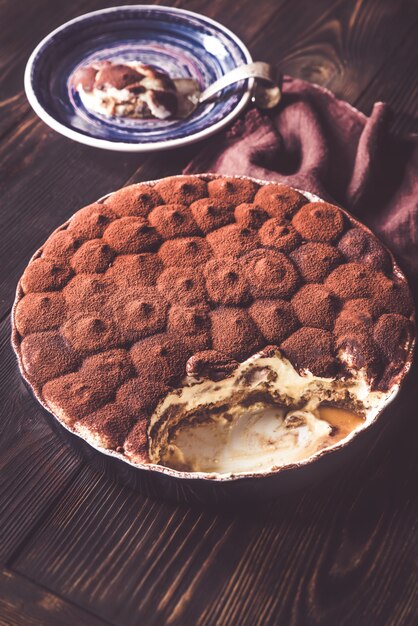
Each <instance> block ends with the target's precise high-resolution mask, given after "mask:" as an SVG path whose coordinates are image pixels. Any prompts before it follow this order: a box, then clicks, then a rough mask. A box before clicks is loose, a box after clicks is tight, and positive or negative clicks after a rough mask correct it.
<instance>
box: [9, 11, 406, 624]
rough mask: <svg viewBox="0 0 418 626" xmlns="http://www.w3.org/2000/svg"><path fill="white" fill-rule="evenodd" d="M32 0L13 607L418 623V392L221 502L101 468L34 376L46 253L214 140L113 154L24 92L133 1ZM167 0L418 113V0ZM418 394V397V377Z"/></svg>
mask: <svg viewBox="0 0 418 626" xmlns="http://www.w3.org/2000/svg"><path fill="white" fill-rule="evenodd" d="M128 3H129V2H128ZM131 3H135V0H133V1H131ZM26 4H27V5H28V9H27V11H26V12H24V14H23V15H21V14H22V11H21V5H20V4H19V3H16V2H13V1H12V0H2V1H0V20H1V21H2V23H7V24H8V25H9V28H8V29H2V30H1V32H0V50H1V52H2V55H1V60H0V67H2V70H3V71H2V73H1V75H0V94H1V95H0V194H1V198H2V207H1V211H0V234H1V237H2V239H1V242H2V245H1V247H0V320H1V319H2V318H3V321H2V322H1V323H0V354H1V362H0V398H1V404H0V563H2V564H3V569H0V624H3V623H4V624H7V626H10V625H11V626H15V625H16V626H21V625H23V626H26V625H32V624H46V625H47V626H49V624H51V625H52V624H53V625H54V626H55V624H58V625H61V624H63V625H67V624H68V625H73V624H81V625H84V624H91V625H92V626H98V625H99V624H113V625H114V626H131V625H132V626H133V625H136V624H146V625H147V626H148V625H149V626H161V625H164V624H169V625H173V626H177V625H178V626H184V625H185V624H190V625H194V624H196V625H199V626H214V625H216V626H229V625H230V624H239V625H241V624H242V625H244V626H245V625H248V626H250V625H251V626H253V625H259V626H265V625H267V626H269V625H271V626H273V625H274V626H275V625H279V626H281V625H282V624H283V625H286V626H288V625H293V626H299V625H304V624H330V625H332V626H335V625H336V624H338V625H340V624H341V625H342V626H345V625H346V626H375V625H379V626H381V625H383V626H386V625H388V626H399V625H401V626H409V625H412V624H414V623H415V618H416V616H417V606H416V602H415V598H416V594H417V591H418V589H417V575H416V573H417V566H416V559H417V556H418V550H417V542H416V532H417V519H418V510H417V500H416V485H415V483H416V479H415V476H416V470H417V463H416V443H415V442H416V439H417V435H418V423H417V420H416V415H415V410H414V408H413V407H412V408H411V407H408V406H403V404H402V401H401V400H400V401H399V402H398V403H397V404H396V405H395V406H394V407H393V409H392V411H391V413H390V420H388V422H387V424H386V425H385V426H384V427H383V428H382V429H381V430H380V431H379V432H378V433H376V440H375V442H374V444H373V446H371V447H370V449H369V450H368V451H367V455H363V456H360V457H359V458H358V459H357V461H356V463H354V464H353V465H352V466H351V467H349V468H346V469H345V470H343V471H340V472H339V473H337V474H335V475H331V476H329V477H328V478H327V479H326V480H325V481H324V482H323V483H322V484H320V485H317V486H315V487H312V488H311V489H306V490H303V491H300V492H298V493H294V494H290V495H288V496H286V497H282V498H281V499H280V500H278V501H277V502H272V503H270V504H266V505H265V506H257V507H256V508H255V507H248V509H247V510H245V509H242V508H240V509H237V510H230V509H223V510H218V511H215V510H203V509H198V508H187V507H185V506H175V505H172V504H169V503H166V502H160V501H154V500H151V499H149V498H146V497H145V496H144V495H141V494H139V493H137V492H133V491H132V490H131V489H129V488H128V487H125V486H121V485H120V484H119V483H118V482H117V481H115V479H114V476H113V475H112V474H111V473H109V472H108V471H106V470H103V471H98V470H97V469H95V468H94V467H93V466H91V465H89V464H88V463H86V459H85V457H82V456H80V454H79V453H78V452H77V451H76V449H75V448H73V447H70V446H69V445H68V444H67V443H66V442H64V440H63V439H62V438H61V437H60V436H59V435H58V434H57V433H56V432H55V430H53V429H52V428H51V426H50V422H49V420H47V419H46V413H45V411H44V410H43V409H42V408H41V407H40V406H39V405H38V404H37V402H36V401H35V399H34V398H33V396H32V395H31V393H30V392H29V391H28V390H27V388H26V387H25V385H24V384H23V382H22V380H21V378H20V376H19V372H18V368H17V365H16V362H15V358H14V355H13V353H12V350H11V347H10V344H9V333H10V327H9V321H8V319H7V314H8V312H9V310H10V307H11V302H12V297H13V293H14V289H15V284H16V282H17V279H18V277H19V276H20V274H21V272H22V271H23V269H24V267H25V265H26V263H27V260H28V258H29V257H30V255H31V254H32V253H33V251H34V250H35V249H36V248H37V247H38V246H39V245H41V244H42V242H43V241H44V240H45V239H46V237H47V236H48V234H49V232H50V231H51V230H52V229H53V228H55V227H56V226H57V225H59V224H60V223H62V222H63V221H64V220H65V219H67V218H68V217H69V216H70V215H71V214H72V213H73V212H74V211H75V210H77V209H78V208H79V207H80V206H82V205H84V204H87V203H88V202H91V201H93V200H95V199H96V198H97V197H99V196H101V195H103V194H104V193H107V192H108V191H110V190H112V189H114V188H117V187H120V186H122V185H123V184H125V183H126V182H128V181H129V182H133V181H137V180H146V179H152V178H157V177H159V176H164V175H167V174H170V173H177V172H179V171H180V170H181V168H182V166H183V165H185V164H186V163H187V162H188V160H189V159H190V158H192V156H193V155H194V154H195V152H196V150H197V149H199V148H200V146H196V147H194V146H191V147H188V148H185V149H182V150H177V151H173V152H169V153H166V154H158V155H150V156H145V155H123V154H116V155H114V154H111V153H107V152H101V151H98V150H94V149H92V148H88V147H86V146H81V145H77V144H75V143H72V142H70V141H68V140H66V139H65V138H62V137H60V136H58V135H57V134H55V133H54V132H52V131H50V130H49V129H48V128H47V127H46V126H45V125H44V124H43V123H42V122H40V121H39V120H38V119H37V118H36V116H35V115H34V114H33V113H32V112H31V111H30V109H29V107H28V105H27V103H26V101H25V99H24V96H23V91H22V82H21V81H22V75H23V68H24V65H25V62H26V59H27V56H28V54H29V52H30V50H31V49H32V48H33V46H34V45H36V43H37V42H38V41H39V39H40V38H41V37H42V36H44V35H45V34H47V32H49V31H50V30H51V29H52V28H54V27H55V26H57V25H58V24H60V23H62V22H64V21H65V20H67V19H69V18H71V17H73V16H75V15H77V14H80V13H83V12H86V11H89V10H94V9H96V8H98V7H99V6H112V5H113V4H114V1H113V0H105V1H103V0H75V1H74V2H72V3H68V2H64V1H63V0H38V2H36V3H29V2H28V3H25V5H26ZM160 4H170V5H173V6H182V7H184V8H188V9H190V10H195V11H199V12H202V13H204V14H206V15H208V16H209V17H212V18H214V19H218V20H220V21H221V22H222V23H224V24H225V25H226V26H228V27H229V28H231V29H232V30H234V31H235V32H236V33H237V34H238V35H239V36H240V37H242V38H243V40H244V41H245V42H246V43H247V45H248V46H249V48H250V50H251V52H252V53H253V56H254V57H255V58H262V59H266V60H274V61H276V62H278V63H279V64H280V65H281V67H282V68H283V70H284V71H287V72H289V73H292V74H293V75H296V76H300V77H302V78H305V79H308V80H313V81H316V82H319V83H321V84H322V85H325V86H327V87H329V88H331V89H332V90H334V91H335V92H336V93H337V94H339V95H340V96H342V97H344V98H346V99H348V100H349V101H350V102H351V103H353V104H356V105H357V106H359V107H360V108H361V109H362V110H364V111H365V112H366V113H369V112H370V110H371V107H372V105H373V102H374V101H376V100H388V101H389V102H390V104H391V105H392V106H393V108H394V111H395V112H396V117H395V121H394V128H395V130H396V131H398V132H407V131H409V130H412V129H413V128H414V124H415V122H414V116H415V113H416V111H415V109H416V99H417V91H416V85H417V80H416V78H417V70H416V68H417V60H418V59H417V56H416V55H417V49H416V44H415V41H414V37H413V35H414V31H415V30H416V25H417V18H418V13H417V9H416V3H415V2H413V0H400V1H399V2H392V1H391V0H369V1H365V0H364V1H360V0H357V1H354V0H315V2H310V1H308V0H297V1H295V0H279V1H274V0H258V1H257V2H254V1H253V0H242V1H241V2H229V1H228V0H188V1H186V0H184V1H182V2H181V1H180V2H173V1H171V2H170V1H167V0H166V1H165V2H163V1H161V2H160ZM18 18H20V21H19V19H18ZM413 375H414V376H415V378H416V375H417V371H416V369H415V372H414V374H413ZM408 384H409V385H412V386H413V385H414V379H413V378H412V377H411V378H410V380H409V383H408ZM414 397H415V407H416V406H417V405H418V389H417V390H415V396H414Z"/></svg>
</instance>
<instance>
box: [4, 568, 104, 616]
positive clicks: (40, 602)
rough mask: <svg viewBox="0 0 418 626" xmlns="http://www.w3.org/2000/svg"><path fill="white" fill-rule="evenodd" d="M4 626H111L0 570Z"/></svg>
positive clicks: (17, 576) (26, 581)
mask: <svg viewBox="0 0 418 626" xmlns="http://www.w3.org/2000/svg"><path fill="white" fill-rule="evenodd" d="M0 591H1V593H0V624H1V625H2V626H70V625H72V624H77V626H106V624H108V622H105V621H104V620H101V619H99V618H98V617H96V616H94V615H92V614H91V613H87V612H86V611H83V610H82V609H80V608H79V607H77V606H74V605H73V604H70V603H69V602H66V601H65V600H63V599H62V598H59V597H58V596H56V595H54V594H53V593H51V592H50V591H48V590H46V589H42V587H40V586H39V585H36V584H34V583H33V582H31V581H29V580H27V579H26V578H24V577H23V576H19V575H18V574H16V573H15V572H12V571H10V570H8V569H5V568H0Z"/></svg>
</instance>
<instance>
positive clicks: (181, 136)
mask: <svg viewBox="0 0 418 626" xmlns="http://www.w3.org/2000/svg"><path fill="white" fill-rule="evenodd" d="M102 59H108V60H111V61H131V60H139V61H141V62H142V63H145V64H149V65H154V66H156V67H158V68H160V69H162V70H164V71H166V72H167V73H168V74H169V75H170V76H172V77H173V78H185V77H192V78H194V79H195V80H197V82H198V83H199V84H200V87H201V89H202V90H203V89H204V88H205V87H207V86H208V85H210V84H211V83H213V82H214V81H215V80H217V79H218V78H220V77H221V76H222V75H223V74H225V73H226V72H229V71H230V70H232V69H234V68H235V67H237V66H239V65H242V64H243V63H249V62H251V60H252V59H251V56H250V53H249V52H248V50H247V48H246V47H245V46H244V44H243V43H242V42H241V41H240V40H239V39H238V37H236V36H235V35H234V34H233V33H232V32H231V31H229V30H228V29H227V28H225V27H224V26H222V25H221V24H218V23H217V22H215V21H213V20H211V19H209V18H207V17H204V16H202V15H198V14H197V13H192V12H191V11H185V10H183V9H175V8H170V7H162V6H153V5H138V6H123V7H114V8H111V9H103V10H100V11H94V12H93V13H87V14H86V15H82V16H80V17H77V18H75V19H73V20H71V21H70V22H67V23H66V24H64V25H63V26H60V27H59V28H57V29H56V30H54V31H53V32H52V33H50V34H49V35H48V36H47V37H45V39H43V40H42V41H41V43H40V44H39V45H38V46H37V47H36V48H35V50H34V51H33V53H32V55H31V57H30V59H29V61H28V64H27V66H26V71H25V90H26V94H27V97H28V99H29V102H30V104H31V105H32V107H33V109H34V110H35V112H36V113H37V114H38V115H39V117H40V118H41V119H42V120H43V121H44V122H45V123H46V124H48V125H49V126H50V127H51V128H53V129H54V130H56V131H57V132H59V133H61V134H63V135H65V136H66V137H69V138H70V139H74V140H75V141H79V142H81V143H84V144H87V145H89V146H94V147H96V148H105V149H108V150H122V151H129V152H146V151H151V150H164V149H166V148H173V147H177V146H180V145H185V144H189V143H193V142H195V141H199V140H200V139H203V138H205V137H208V136H209V135H212V134H214V133H216V132H217V131H218V130H219V129H221V128H222V127H224V126H226V125H227V124H228V123H229V122H230V121H231V120H232V119H234V118H235V117H236V116H237V115H238V114H239V113H240V112H241V111H242V109H243V108H244V107H245V106H246V104H247V103H248V101H249V98H250V88H251V84H248V83H249V82H251V81H245V82H242V83H239V84H238V86H234V87H230V88H228V90H224V93H223V94H222V98H221V99H220V100H218V101H216V102H214V103H211V104H206V105H204V106H201V107H198V109H197V110H196V111H195V112H194V114H193V115H192V116H191V117H189V118H187V119H186V120H174V119H173V120H155V119H153V120H140V119H126V118H106V117H104V116H101V115H100V114H97V113H91V112H89V111H87V110H86V108H85V107H84V106H83V103H82V102H81V100H80V97H79V94H78V92H77V91H75V90H74V88H73V87H72V86H71V76H72V75H73V73H74V72H75V71H76V70H77V68H78V67H80V66H81V65H85V64H88V63H90V62H92V61H98V60H102Z"/></svg>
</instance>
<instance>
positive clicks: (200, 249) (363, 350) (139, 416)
mask: <svg viewBox="0 0 418 626" xmlns="http://www.w3.org/2000/svg"><path fill="white" fill-rule="evenodd" d="M413 320H414V311H413V303H412V299H411V294H410V291H409V288H408V285H407V282H406V280H405V277H404V276H403V274H402V272H401V271H400V269H399V268H398V266H397V265H396V263H395V261H394V259H393V257H392V255H391V254H390V252H389V251H388V250H387V249H386V248H385V247H384V246H383V245H382V244H381V243H380V242H379V240H378V239H377V238H376V237H375V236H374V235H373V234H372V233H371V232H370V231H369V230H368V229H367V228H366V227H364V226H363V225H362V224H360V223H359V222H358V221H356V220H354V218H352V217H351V216H350V215H349V214H348V213H347V212H345V211H343V210H342V209H340V208H339V207H337V206H335V205H332V204H329V203H327V202H323V201H320V200H319V199H318V198H315V197H313V196H312V195H310V194H308V193H301V192H300V191H297V190H295V189H293V188H291V187H288V186H286V185H283V184H278V183H261V182H260V181H255V180H252V179H249V178H246V177H226V176H216V175H209V174H208V175H197V176H174V177H170V178H165V179H162V180H159V181H153V182H150V183H139V184H136V185H131V186H129V187H126V188H124V189H121V190H119V191H117V192H116V193H113V194H111V195H110V196H108V197H107V198H106V199H105V200H104V201H101V202H97V203H94V204H91V205H89V206H87V207H85V208H83V209H81V210H80V211H78V212H77V213H76V214H75V215H73V217H71V218H70V219H69V220H68V222H66V223H65V224H64V225H63V226H62V227H60V228H59V229H57V230H56V231H55V232H54V233H52V235H51V236H50V237H49V238H48V240H47V241H46V242H45V244H44V245H43V246H42V248H41V249H40V250H38V252H37V253H36V254H35V255H34V257H33V258H32V260H31V261H30V263H29V265H28V266H27V268H26V270H25V272H24V274H23V276H22V278H21V280H20V282H19V286H18V291H17V298H16V303H15V307H14V311H13V343H14V346H15V349H16V352H17V354H18V358H19V363H20V367H21V370H22V373H23V375H24V377H25V378H26V379H27V380H28V382H29V383H30V385H31V386H32V388H33V390H34V392H35V394H36V395H37V397H38V398H39V400H40V401H41V402H42V403H43V404H44V405H45V406H46V407H47V408H48V409H49V410H50V411H51V412H52V413H53V414H54V415H55V416H56V417H57V418H58V419H59V420H60V421H61V422H62V423H63V424H65V426H66V427H67V428H69V429H70V430H72V431H73V432H75V433H77V434H79V435H80V436H82V437H83V438H84V439H85V440H86V441H88V442H89V443H91V444H92V445H94V446H95V447H98V448H99V449H102V450H107V451H111V452H112V454H115V455H117V456H119V457H120V458H122V459H124V460H128V461H130V462H131V463H133V464H136V465H139V466H141V467H148V468H154V469H161V467H165V468H171V469H170V472H171V473H175V472H178V475H179V476H182V475H189V474H190V473H199V475H200V474H201V475H202V476H204V477H208V478H215V479H216V478H221V479H222V480H225V478H227V477H235V476H244V475H257V474H259V475H261V474H265V473H268V472H274V471H277V470H279V469H280V468H283V467H288V466H292V465H295V464H296V465H297V464H302V463H305V462H307V461H309V460H312V459H314V458H316V457H317V456H319V455H322V454H323V453H324V451H327V450H330V449H332V448H336V447H339V446H340V445H344V444H345V443H347V442H348V441H350V439H351V438H352V437H353V435H354V434H355V433H357V432H359V431H361V430H363V429H364V428H366V427H367V426H368V425H369V424H370V423H371V422H372V421H373V420H374V419H375V418H376V416H377V415H378V414H379V413H380V412H381V410H382V408H383V407H384V406H385V405H386V404H387V402H388V401H389V400H390V399H391V397H392V396H393V395H394V393H395V392H396V390H397V389H398V387H399V385H400V384H401V382H402V380H403V378H404V377H405V375H406V372H407V371H408V368H409V365H410V363H411V360H412V350H413V343H414V323H413ZM184 473H185V474H184ZM176 475H177V474H176Z"/></svg>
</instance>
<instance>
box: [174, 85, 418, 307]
mask: <svg viewBox="0 0 418 626" xmlns="http://www.w3.org/2000/svg"><path fill="white" fill-rule="evenodd" d="M390 120H391V111H390V110H389V107H388V106H387V105H386V104H384V103H382V102H378V103H376V104H375V105H374V107H373V110H372V113H371V115H370V117H367V116H365V115H364V114H363V113H361V112H360V111H358V110H357V109H355V108H354V107H352V106H350V105H349V104H348V103H346V102H343V101H342V100H339V99H338V98H336V97H335V96H334V95H333V94H332V93H331V92H330V91H328V90H326V89H324V88H322V87H319V86H317V85H312V84H310V83H307V82H305V81H302V80H298V79H292V78H290V77H285V80H284V89H283V98H282V101H281V104H280V105H279V107H278V109H277V110H276V111H274V112H271V113H270V114H262V113H261V112H259V111H258V110H257V109H250V110H248V111H247V112H246V113H245V114H244V115H243V116H242V117H241V118H239V119H238V121H237V122H236V123H235V124H234V126H232V128H230V129H229V131H227V132H226V133H224V134H223V135H217V136H215V137H213V138H212V139H211V140H209V141H208V142H206V143H205V144H204V145H203V146H202V150H201V151H200V153H199V154H198V155H197V156H196V157H195V158H194V159H193V161H191V163H189V165H188V166H187V168H186V169H185V170H184V171H185V173H196V172H217V173H222V174H231V175H232V174H245V175H248V176H254V177H255V178H260V179H263V180H271V181H278V182H285V183H288V184H290V185H292V186H294V187H298V188H299V189H302V190H307V191H311V192H312V193H316V194H318V195H319V196H321V197H322V198H324V199H327V200H330V201H333V202H335V203H337V204H340V205H341V206H343V207H344V208H346V209H347V210H348V211H350V212H351V213H353V214H354V215H355V216H357V217H358V218H359V219H360V220H361V221H362V222H364V223H366V224H367V225H369V226H370V228H371V229H372V230H373V231H374V232H375V233H376V234H377V235H378V236H380V237H381V239H382V240H383V241H384V242H385V243H386V244H387V245H388V247H389V248H390V249H391V250H392V251H393V252H394V254H395V255H396V257H397V259H398V261H399V263H400V265H401V266H402V269H403V270H404V271H405V272H406V273H407V274H408V277H409V279H410V281H411V286H413V287H414V286H415V296H417V295H418V294H417V291H418V204H417V198H418V193H417V192H418V175H417V165H418V135H409V136H407V137H405V138H402V139H401V138H398V137H394V136H393V135H392V134H391V132H390Z"/></svg>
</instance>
